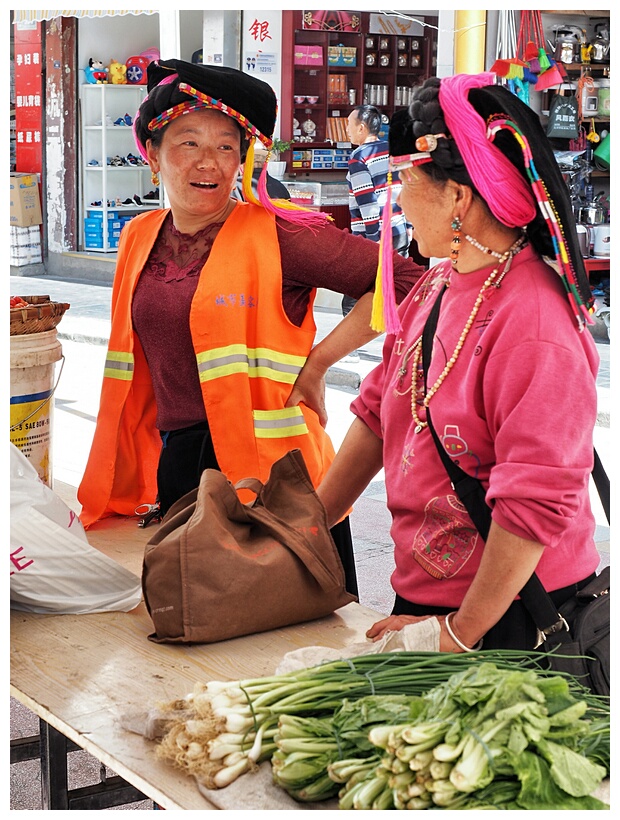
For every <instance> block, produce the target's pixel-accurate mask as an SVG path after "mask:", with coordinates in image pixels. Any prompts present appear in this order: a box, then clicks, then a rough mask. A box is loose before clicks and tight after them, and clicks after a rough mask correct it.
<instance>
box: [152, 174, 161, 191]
mask: <svg viewBox="0 0 620 820" xmlns="http://www.w3.org/2000/svg"><path fill="white" fill-rule="evenodd" d="M151 182H152V183H153V185H154V186H155V187H156V188H159V177H158V176H157V173H156V172H155V171H151Z"/></svg>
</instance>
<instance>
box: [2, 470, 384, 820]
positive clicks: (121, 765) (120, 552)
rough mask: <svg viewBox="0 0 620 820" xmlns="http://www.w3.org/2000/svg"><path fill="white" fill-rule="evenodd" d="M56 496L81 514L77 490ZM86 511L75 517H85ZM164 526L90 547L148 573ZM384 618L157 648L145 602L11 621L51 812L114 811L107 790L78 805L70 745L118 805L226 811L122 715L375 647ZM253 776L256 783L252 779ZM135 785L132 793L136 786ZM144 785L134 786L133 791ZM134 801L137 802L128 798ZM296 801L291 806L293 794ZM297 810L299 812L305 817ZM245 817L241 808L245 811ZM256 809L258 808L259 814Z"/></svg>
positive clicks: (354, 610) (132, 526)
mask: <svg viewBox="0 0 620 820" xmlns="http://www.w3.org/2000/svg"><path fill="white" fill-rule="evenodd" d="M55 490H56V491H57V492H59V494H60V495H61V496H63V497H65V500H67V501H71V502H72V504H74V503H75V502H74V498H73V497H72V496H71V488H68V490H69V495H68V496H67V488H62V490H63V492H61V491H60V490H59V488H58V486H55ZM74 508H75V507H74ZM153 529H154V527H153V526H151V527H147V528H145V529H140V528H139V527H138V526H137V521H136V519H121V518H115V519H107V520H106V521H105V522H102V526H101V527H100V528H97V529H93V530H89V532H88V540H89V542H90V543H91V545H92V546H94V547H97V548H98V549H100V550H101V551H102V552H104V553H105V554H106V555H108V556H110V557H111V558H114V559H115V560H117V561H119V562H120V563H122V564H123V565H124V566H126V567H127V568H128V569H130V570H131V571H132V572H135V573H136V574H137V575H139V574H140V570H141V565H142V555H143V550H144V545H145V543H146V541H147V540H148V538H149V537H150V535H151V533H152V532H153ZM376 620H377V613H376V612H373V611H372V610H369V609H367V608H365V607H362V606H360V605H359V604H349V605H348V606H347V607H344V608H343V609H341V610H339V611H338V612H337V613H335V614H334V615H331V616H329V617H327V618H323V619H321V620H318V621H313V622H310V623H307V624H302V625H299V626H294V627H287V628H285V629H281V630H275V631H273V632H267V633H263V634H259V635H253V636H248V637H245V638H238V639H235V640H230V641H225V642H222V643H218V644H210V645H200V646H198V645H197V646H181V645H177V644H174V645H173V644H170V645H164V644H154V643H152V642H151V641H149V640H148V639H147V635H148V634H149V633H151V632H152V631H153V626H152V622H151V620H150V618H149V616H148V613H147V611H146V608H145V606H144V603H141V604H140V606H138V607H137V608H136V609H134V610H133V611H131V612H128V613H124V612H110V613H101V614H91V615H37V614H31V613H22V612H16V611H12V612H11V695H12V696H13V697H15V698H16V699H17V700H19V701H20V702H21V703H23V704H24V705H25V706H26V707H27V708H28V709H30V710H31V711H32V712H34V713H35V714H37V715H38V716H39V718H40V719H41V730H42V731H41V761H42V778H43V790H44V794H43V802H44V807H45V808H48V809H63V808H73V809H77V808H104V807H106V804H105V802H102V801H105V800H107V799H108V798H104V797H100V796H98V794H97V791H103V790H102V789H100V790H97V789H96V788H94V789H92V790H90V791H88V790H86V791H85V790H81V791H80V794H79V795H72V793H71V792H70V791H69V790H68V788H67V781H66V753H67V741H68V742H69V749H71V745H70V744H71V743H75V744H76V745H77V746H78V747H80V748H82V749H85V750H86V751H87V752H88V753H89V754H91V755H92V756H93V757H95V758H97V759H98V760H100V761H101V762H102V763H103V764H105V765H106V766H108V767H109V768H110V769H112V770H113V771H114V772H116V773H117V775H118V776H119V777H118V782H116V781H115V782H113V783H112V784H109V786H110V790H111V791H112V792H113V791H114V789H113V788H112V787H117V791H118V793H117V795H116V797H114V795H113V796H112V797H111V798H109V799H110V800H111V801H115V802H108V803H107V806H109V805H119V804H120V803H123V802H133V801H135V800H140V799H144V798H145V797H147V798H150V799H152V800H153V801H155V802H156V803H158V804H159V805H160V806H161V807H162V808H164V809H214V808H217V806H216V805H213V804H212V803H211V802H210V801H209V800H208V799H207V798H205V797H204V796H203V795H202V794H201V793H200V791H199V790H198V788H197V786H196V783H195V781H194V779H193V778H190V777H187V776H185V775H183V774H182V773H179V772H177V771H175V770H173V769H172V768H171V767H170V766H169V765H167V764H165V763H162V762H160V761H158V760H156V758H155V755H154V744H153V743H151V742H149V741H147V740H145V739H144V738H143V737H142V735H140V734H135V733H133V732H131V731H128V730H126V729H124V728H123V727H122V726H121V724H120V721H119V718H120V716H121V715H122V714H123V713H124V712H126V711H127V710H128V708H130V707H133V708H137V707H145V708H147V707H152V706H155V705H156V704H157V703H158V702H166V701H169V700H172V699H174V698H176V697H181V696H184V695H185V694H187V693H189V692H190V691H192V689H193V688H194V684H195V683H196V682H198V681H206V680H236V679H239V678H249V677H259V676H262V675H267V674H273V672H274V671H275V668H276V666H277V665H278V663H279V661H280V660H281V658H282V657H283V656H284V655H285V654H286V653H287V652H289V651H291V650H293V649H297V648H300V647H304V646H314V645H322V646H329V647H334V648H339V647H342V646H345V645H347V644H350V643H355V642H359V641H362V640H364V633H365V631H366V629H367V628H368V627H369V626H370V624H372V623H373V622H374V621H376ZM248 776H249V775H248ZM123 781H126V784H129V786H130V788H127V787H126V784H125V783H124V782H123ZM132 787H133V788H132ZM125 798H128V799H125ZM287 799H288V796H287ZM296 807H297V804H295V803H294V802H293V801H292V800H291V808H296ZM240 808H241V807H240ZM247 808H254V806H247Z"/></svg>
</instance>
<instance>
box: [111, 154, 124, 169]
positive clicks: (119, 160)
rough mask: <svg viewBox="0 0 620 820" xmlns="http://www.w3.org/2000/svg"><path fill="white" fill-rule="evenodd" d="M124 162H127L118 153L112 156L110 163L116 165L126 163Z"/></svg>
mask: <svg viewBox="0 0 620 820" xmlns="http://www.w3.org/2000/svg"><path fill="white" fill-rule="evenodd" d="M124 164H125V162H124V161H123V158H122V157H119V156H118V154H117V155H116V156H115V157H112V159H111V160H110V165H112V166H114V167H117V166H120V165H124Z"/></svg>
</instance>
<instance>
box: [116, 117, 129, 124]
mask: <svg viewBox="0 0 620 820" xmlns="http://www.w3.org/2000/svg"><path fill="white" fill-rule="evenodd" d="M114 125H127V123H126V122H125V120H124V118H123V117H118V119H116V120H114Z"/></svg>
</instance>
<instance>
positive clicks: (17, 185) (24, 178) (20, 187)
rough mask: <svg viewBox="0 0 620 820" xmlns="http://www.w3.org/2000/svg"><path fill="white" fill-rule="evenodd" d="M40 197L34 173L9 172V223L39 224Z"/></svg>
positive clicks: (22, 226) (40, 221) (40, 216)
mask: <svg viewBox="0 0 620 820" xmlns="http://www.w3.org/2000/svg"><path fill="white" fill-rule="evenodd" d="M42 222H43V217H42V215H41V198H40V196H39V181H38V179H37V176H36V174H22V173H17V172H13V173H11V225H17V226H19V227H21V228H27V227H29V226H30V225H40V224H41V223H42Z"/></svg>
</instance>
